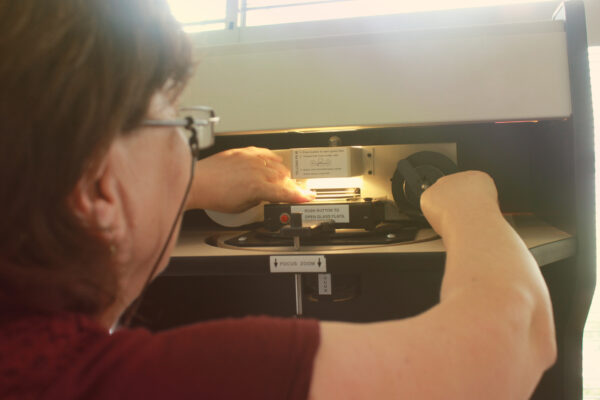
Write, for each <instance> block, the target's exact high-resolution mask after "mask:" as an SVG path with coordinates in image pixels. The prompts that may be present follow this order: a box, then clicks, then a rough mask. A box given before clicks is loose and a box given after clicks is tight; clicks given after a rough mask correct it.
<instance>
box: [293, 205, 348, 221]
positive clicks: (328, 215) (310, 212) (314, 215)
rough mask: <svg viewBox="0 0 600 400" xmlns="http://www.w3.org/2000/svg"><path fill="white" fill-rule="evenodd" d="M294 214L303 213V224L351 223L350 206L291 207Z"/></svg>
mask: <svg viewBox="0 0 600 400" xmlns="http://www.w3.org/2000/svg"><path fill="white" fill-rule="evenodd" d="M290 211H291V212H292V213H302V222H322V221H334V222H338V223H346V224H347V223H349V222H350V206H349V205H348V204H339V205H338V204H335V205H318V204H315V205H310V206H291V207H290Z"/></svg>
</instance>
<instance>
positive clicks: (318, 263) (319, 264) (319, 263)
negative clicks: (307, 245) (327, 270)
mask: <svg viewBox="0 0 600 400" xmlns="http://www.w3.org/2000/svg"><path fill="white" fill-rule="evenodd" d="M317 265H318V266H319V267H320V266H321V258H319V261H318V262H317Z"/></svg>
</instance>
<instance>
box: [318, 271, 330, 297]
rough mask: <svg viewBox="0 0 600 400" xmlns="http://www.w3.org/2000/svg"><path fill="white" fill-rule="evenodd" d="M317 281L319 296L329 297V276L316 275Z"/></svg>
mask: <svg viewBox="0 0 600 400" xmlns="http://www.w3.org/2000/svg"><path fill="white" fill-rule="evenodd" d="M317 279H318V280H319V295H321V296H323V295H331V274H319V275H317Z"/></svg>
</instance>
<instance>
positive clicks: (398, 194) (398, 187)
mask: <svg viewBox="0 0 600 400" xmlns="http://www.w3.org/2000/svg"><path fill="white" fill-rule="evenodd" d="M456 172H458V167H457V166H456V164H455V163H454V161H452V160H451V159H449V158H448V157H446V156H445V155H443V154H441V153H437V152H434V151H420V152H418V153H414V154H412V155H410V156H409V157H407V158H405V159H403V160H400V161H399V162H398V166H397V167H396V171H395V172H394V176H393V177H392V179H391V180H392V195H393V196H394V201H395V202H396V205H397V206H398V209H399V210H400V211H401V212H404V213H405V214H407V215H409V216H411V217H422V213H421V206H420V201H421V194H422V193H423V191H425V189H427V188H428V187H429V186H431V185H433V184H434V183H435V182H436V181H437V180H438V179H440V178H441V177H442V176H445V175H450V174H454V173H456Z"/></svg>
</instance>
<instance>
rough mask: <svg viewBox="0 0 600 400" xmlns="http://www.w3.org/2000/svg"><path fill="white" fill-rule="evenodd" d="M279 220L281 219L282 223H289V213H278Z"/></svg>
mask: <svg viewBox="0 0 600 400" xmlns="http://www.w3.org/2000/svg"><path fill="white" fill-rule="evenodd" d="M279 221H281V223H282V224H289V223H290V214H288V213H282V214H281V215H279Z"/></svg>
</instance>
